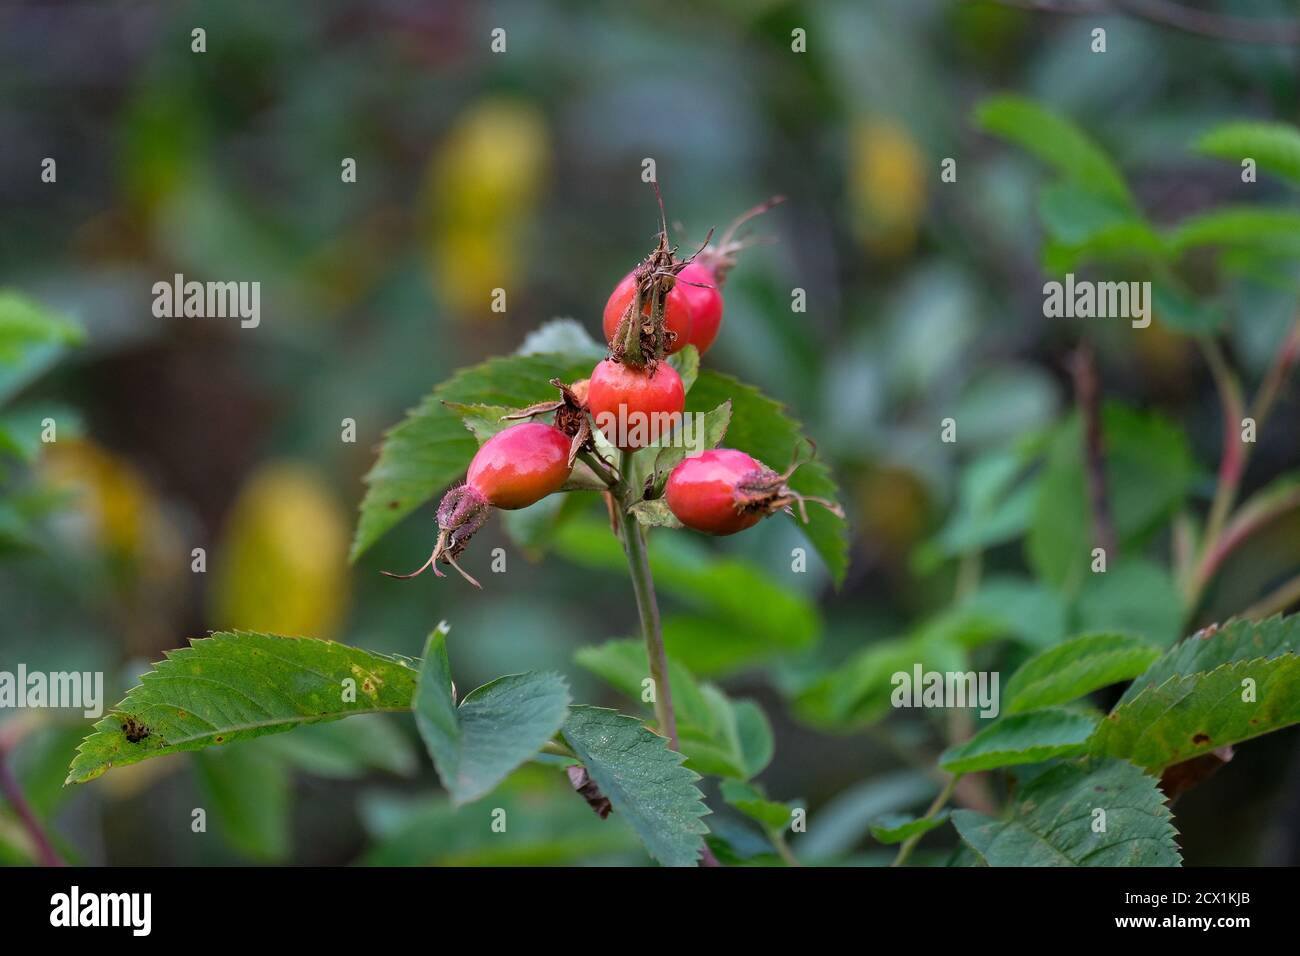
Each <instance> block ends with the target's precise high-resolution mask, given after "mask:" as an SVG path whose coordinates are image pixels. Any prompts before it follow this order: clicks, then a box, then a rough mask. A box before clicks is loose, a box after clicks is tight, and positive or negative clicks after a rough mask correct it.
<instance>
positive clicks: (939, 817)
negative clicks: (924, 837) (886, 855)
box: [871, 809, 949, 845]
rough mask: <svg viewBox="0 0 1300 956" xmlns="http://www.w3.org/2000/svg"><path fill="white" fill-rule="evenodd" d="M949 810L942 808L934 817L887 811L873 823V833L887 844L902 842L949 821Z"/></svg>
mask: <svg viewBox="0 0 1300 956" xmlns="http://www.w3.org/2000/svg"><path fill="white" fill-rule="evenodd" d="M948 814H949V811H948V810H946V809H944V810H940V811H939V812H938V813H936V814H935V815H934V816H932V817H914V816H912V815H911V814H910V813H887V814H885V815H884V816H881V817H877V818H876V819H875V820H874V821H872V824H871V835H872V836H873V837H875V838H876V839H877V840H879V841H880V842H881V843H884V844H886V845H893V844H895V843H902V842H903V841H904V840H909V839H911V838H912V837H914V836H919V835H921V834H925V833H929V832H930V831H931V830H935V829H938V828H939V827H941V826H943V825H944V824H945V823H947V822H948Z"/></svg>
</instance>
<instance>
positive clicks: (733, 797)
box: [719, 780, 794, 833]
mask: <svg viewBox="0 0 1300 956" xmlns="http://www.w3.org/2000/svg"><path fill="white" fill-rule="evenodd" d="M719 789H720V790H721V792H722V799H723V800H726V801H727V803H729V804H731V806H733V807H735V808H736V809H737V810H739V811H740V812H741V813H743V814H744V815H745V816H747V817H749V818H750V819H751V820H757V821H758V822H759V823H760V824H762V826H763V828H764V829H765V830H773V831H776V832H777V833H780V832H783V831H784V830H785V829H786V828H787V827H789V826H790V821H791V820H792V819H793V816H792V814H793V813H794V808H793V807H791V806H790V805H789V804H786V803H780V802H778V801H776V800H769V799H768V798H767V797H766V796H765V795H764V794H763V792H762V791H761V790H760V789H759V788H758V787H755V786H754V785H753V784H749V783H742V782H741V781H739V780H724V781H722V786H721V787H720V788H719Z"/></svg>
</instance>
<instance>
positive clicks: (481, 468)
mask: <svg viewBox="0 0 1300 956" xmlns="http://www.w3.org/2000/svg"><path fill="white" fill-rule="evenodd" d="M569 443H570V440H569V437H568V436H567V435H565V434H564V432H562V431H560V430H559V429H558V428H554V427H552V426H551V425H544V424H542V423H541V422H524V423H523V424H521V425H512V426H511V427H510V428H507V429H505V430H503V431H499V432H497V433H496V434H495V435H493V436H492V437H491V438H489V439H488V440H487V441H485V442H484V443H483V446H482V447H481V448H480V449H479V450H478V453H477V454H475V455H474V460H473V461H471V462H470V463H469V472H468V474H467V475H466V476H465V484H466V485H468V486H469V487H470V488H473V489H474V490H475V491H477V492H478V493H479V494H480V495H482V496H483V498H484V500H486V501H487V503H488V504H490V505H492V506H493V507H495V508H501V509H504V510H506V511H511V510H514V509H516V508H527V507H528V506H529V505H531V504H534V503H535V502H538V501H541V500H542V499H543V498H545V497H546V496H547V495H550V494H553V493H555V492H557V491H559V490H560V489H561V488H562V487H563V486H564V483H565V482H566V481H568V480H569Z"/></svg>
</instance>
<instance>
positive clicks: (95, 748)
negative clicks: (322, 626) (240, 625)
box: [68, 631, 416, 783]
mask: <svg viewBox="0 0 1300 956" xmlns="http://www.w3.org/2000/svg"><path fill="white" fill-rule="evenodd" d="M345 682H348V683H346V684H345ZM415 682H416V670H415V667H414V666H413V664H412V662H411V661H409V660H406V659H405V658H400V657H389V656H386V655H383V654H375V653H373V652H371V651H363V650H361V649H360V648H356V647H348V646H347V645H346V644H335V643H334V642H332V641H318V640H312V639H310V638H305V637H278V636H276V635H272V634H257V633H252V632H248V631H221V632H218V633H216V634H213V635H212V636H211V637H205V638H199V639H197V640H194V641H191V642H190V646H189V647H183V648H180V649H178V650H174V651H169V652H168V653H167V657H166V659H165V660H163V661H160V662H158V663H157V664H155V665H154V668H153V670H151V671H150V672H149V673H147V674H145V675H144V676H143V677H142V678H141V680H140V684H139V686H137V687H135V688H133V689H132V690H131V691H129V692H128V693H127V695H126V698H125V699H124V700H123V701H122V702H121V703H120V704H118V705H117V706H116V707H115V708H113V712H112V713H110V714H108V715H107V716H106V717H104V719H103V720H101V721H99V722H98V723H97V724H95V727H94V733H92V734H91V735H90V736H89V737H87V738H86V739H85V740H84V741H82V744H81V746H80V747H79V748H78V750H77V756H76V758H75V759H74V760H73V761H72V767H71V768H70V770H69V773H68V782H69V783H84V782H85V781H87V780H93V779H94V778H95V777H98V776H99V775H100V774H102V773H104V771H106V770H108V769H109V768H110V767H114V766H125V765H127V764H132V763H136V762H138V761H141V760H145V759H146V758H149V757H158V756H161V755H163V754H169V753H178V752H180V751H188V750H201V749H202V748H204V747H210V746H213V745H215V744H225V743H233V742H234V741H237V740H247V739H250V738H253V737H260V736H263V735H265V734H274V733H282V732H284V731H287V730H292V729H293V728H295V727H299V726H302V725H304V724H311V723H318V722H320V721H326V720H337V719H338V718H340V717H347V716H349V715H351V714H365V713H376V712H382V711H403V710H409V709H410V707H411V698H412V697H413V696H414V694H415ZM352 692H355V700H344V697H345V696H350V694H351V693H352ZM128 717H129V718H131V719H132V721H134V725H135V726H133V727H130V729H131V731H132V735H133V736H140V734H141V732H142V731H143V732H145V735H144V736H140V739H138V740H137V741H134V742H133V741H131V740H128V739H127V729H126V728H125V727H124V725H128V726H129V722H128V720H127V718H128Z"/></svg>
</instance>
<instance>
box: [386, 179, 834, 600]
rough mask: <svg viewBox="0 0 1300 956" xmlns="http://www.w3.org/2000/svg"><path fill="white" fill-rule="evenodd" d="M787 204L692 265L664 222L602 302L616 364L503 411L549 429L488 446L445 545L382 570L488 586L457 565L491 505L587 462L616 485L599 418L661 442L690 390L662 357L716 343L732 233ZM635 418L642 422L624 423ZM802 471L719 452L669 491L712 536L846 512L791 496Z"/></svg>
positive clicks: (738, 244) (524, 499) (606, 362)
mask: <svg viewBox="0 0 1300 956" xmlns="http://www.w3.org/2000/svg"><path fill="white" fill-rule="evenodd" d="M780 201H781V200H780V198H779V197H777V198H774V199H772V200H769V201H768V202H766V203H763V204H762V205H760V206H756V207H755V208H754V209H751V210H750V211H749V212H747V213H745V214H744V215H742V216H741V217H740V218H739V219H737V220H736V222H735V223H733V224H732V226H731V227H729V228H728V230H727V232H726V233H725V234H724V235H723V236H722V238H721V239H720V240H719V241H718V242H717V243H716V244H711V243H710V242H709V241H708V240H706V241H705V244H704V246H703V247H702V248H701V249H700V250H699V251H698V252H697V253H696V254H695V255H693V256H691V257H690V258H689V259H685V260H683V259H679V258H678V257H677V255H676V250H675V249H674V248H671V247H670V246H669V244H668V230H667V224H666V222H665V221H664V220H663V219H662V218H661V225H662V227H663V228H662V231H661V232H660V235H659V241H658V244H657V245H656V247H655V249H654V250H653V251H652V252H651V253H650V255H649V256H647V257H646V258H645V259H644V260H643V261H642V262H641V263H640V264H638V265H637V267H636V268H635V269H633V270H632V271H631V272H629V273H628V274H627V275H626V276H625V277H624V278H623V280H622V281H621V282H619V283H618V285H617V286H615V287H614V291H613V293H612V294H611V295H610V297H609V301H608V302H607V303H606V304H605V315H604V332H605V339H606V341H607V342H608V343H609V350H610V351H609V357H608V358H605V359H602V360H601V361H600V362H598V363H597V364H596V367H595V368H594V369H592V372H591V376H590V377H589V378H586V379H583V380H582V381H579V382H575V383H574V384H572V385H565V384H564V383H563V382H561V381H560V380H558V379H553V380H552V381H551V384H552V385H554V386H556V387H557V388H558V389H559V390H560V398H559V399H558V400H555V401H551V402H543V403H540V404H537V405H532V406H530V407H528V408H525V409H521V410H519V411H518V412H515V413H513V414H511V415H508V416H506V418H508V419H532V418H534V417H535V416H540V415H548V414H551V413H554V418H553V424H550V425H547V424H543V423H541V422H537V421H531V420H526V421H522V422H521V423H520V424H516V425H511V426H509V427H507V428H505V429H503V430H502V431H499V432H497V433H496V434H495V435H493V436H492V437H491V438H489V439H488V440H487V441H485V442H484V443H483V445H482V446H481V447H480V448H479V450H478V452H477V453H476V454H475V455H474V458H473V460H472V461H471V462H470V465H469V470H468V472H467V474H466V477H465V482H464V483H463V484H460V485H457V486H455V487H453V488H452V489H451V490H450V491H448V492H447V494H446V495H445V496H444V497H443V499H442V501H441V502H440V503H439V505H438V511H437V519H438V529H439V532H438V540H437V544H436V545H435V547H434V550H433V553H432V554H431V555H430V556H429V559H428V560H427V561H426V562H425V563H424V564H423V565H421V566H420V567H419V568H417V569H416V570H415V571H413V572H411V573H410V574H392V573H391V572H387V571H385V572H384V573H385V574H389V576H390V577H398V578H410V577H415V576H416V575H418V574H421V573H422V572H424V571H425V570H428V569H430V568H432V569H433V573H434V574H436V575H438V576H439V577H442V576H443V574H442V572H441V571H440V570H439V569H438V564H439V563H442V564H447V565H450V566H451V567H453V568H455V569H456V570H457V571H459V572H460V574H461V575H462V576H463V577H464V578H465V579H466V580H467V581H469V582H470V583H471V584H473V585H474V586H475V587H480V586H481V585H479V583H478V582H477V581H476V580H474V578H473V577H471V576H470V575H469V574H468V573H466V571H465V570H464V569H463V568H461V566H460V565H459V564H458V563H457V562H456V559H457V557H458V556H459V555H460V554H461V552H463V551H464V550H465V546H466V545H467V544H468V543H469V540H470V538H471V537H472V536H473V535H474V533H475V532H477V531H478V530H479V529H480V528H481V527H483V524H484V523H485V522H486V521H487V518H488V514H489V512H490V510H491V509H492V508H501V509H503V510H507V511H509V510H514V509H517V508H526V507H528V506H529V505H531V504H535V503H536V502H538V501H540V500H542V499H543V498H545V497H547V496H548V495H551V494H555V493H556V492H559V491H561V490H563V489H564V487H565V485H566V484H567V483H569V481H570V476H571V474H572V472H573V469H574V467H575V465H576V464H577V463H578V461H579V459H581V460H582V462H583V464H584V465H586V466H587V467H588V468H590V469H591V470H592V471H593V472H595V473H596V475H597V477H598V478H600V479H601V480H603V481H604V482H605V484H606V485H607V486H608V487H609V488H611V489H614V488H617V487H619V480H620V478H621V476H620V475H619V472H618V468H617V466H616V465H615V464H614V463H613V462H611V461H609V460H607V459H606V458H605V457H603V456H601V454H600V452H599V450H598V446H597V443H596V440H595V437H594V434H593V430H592V423H593V421H594V422H595V423H596V426H597V427H598V428H599V429H600V431H601V432H602V433H603V434H604V436H605V437H606V438H607V439H608V440H609V442H610V443H611V444H612V445H613V446H614V447H616V448H617V449H618V450H619V451H621V452H624V453H625V454H627V453H632V452H636V451H637V450H638V449H640V448H644V447H646V446H649V445H653V444H655V443H656V442H657V441H658V440H659V438H660V437H661V435H665V434H667V433H668V432H670V431H671V430H672V429H673V428H675V427H676V425H677V424H678V423H679V422H680V421H681V417H682V413H683V411H684V410H685V406H686V390H685V388H684V387H683V385H682V379H681V376H680V375H679V374H678V373H677V370H676V369H675V368H673V366H672V365H670V364H669V363H668V362H666V361H664V359H665V357H666V356H668V355H671V354H672V353H674V352H677V351H680V350H681V349H683V348H685V347H686V346H687V345H693V346H695V348H696V350H697V351H698V352H699V354H700V355H701V356H702V355H704V353H705V352H707V351H708V350H709V348H710V346H712V345H713V341H714V339H715V338H716V337H717V335H718V331H719V329H720V328H721V325H722V307H723V301H722V291H721V287H722V285H723V283H724V282H725V281H726V277H727V274H728V272H729V271H730V269H731V267H732V266H734V265H735V262H736V254H737V253H738V252H739V251H740V250H741V249H742V248H744V246H745V242H744V241H743V240H739V239H737V238H736V233H737V229H738V228H739V226H741V225H742V224H743V223H745V222H746V221H748V220H749V219H751V218H753V217H754V216H755V215H758V214H759V213H761V212H764V211H765V210H767V209H768V208H770V207H771V206H772V205H775V204H776V203H777V202H780ZM661 208H662V207H661ZM630 420H639V421H641V422H644V423H646V426H645V427H643V428H640V429H639V430H636V429H634V430H628V429H627V428H625V427H620V423H626V422H628V421H630ZM798 464H799V463H798V462H797V461H796V462H795V463H794V464H792V465H791V467H790V468H789V469H788V470H787V471H785V472H784V473H778V472H776V471H774V470H773V469H771V468H769V467H767V466H766V465H764V464H763V463H762V462H760V461H758V460H756V459H754V458H752V457H750V456H749V455H747V454H745V452H743V451H737V450H736V449H733V448H715V449H712V450H708V451H704V452H701V453H700V454H697V455H692V456H689V457H687V458H684V459H683V460H682V461H681V462H680V463H678V464H677V466H676V467H675V468H674V469H673V470H672V472H671V474H670V475H669V477H668V480H667V482H666V483H665V485H664V487H663V495H664V498H665V500H666V502H667V504H668V508H669V510H670V511H671V512H672V513H673V515H674V516H675V517H676V518H677V520H678V521H680V522H681V523H682V524H683V525H684V526H686V527H688V528H693V529H695V530H696V531H701V532H704V533H706V534H713V535H727V534H734V533H735V532H737V531H743V530H744V529H746V528H749V527H752V526H753V525H755V524H757V523H758V522H759V521H760V520H761V519H763V518H765V517H767V516H768V515H770V514H773V513H775V512H777V511H788V510H790V509H791V508H792V507H793V506H795V505H797V506H798V508H799V511H800V514H801V516H802V518H803V520H804V521H805V522H806V521H807V520H808V517H807V512H806V509H805V506H804V502H805V501H806V500H809V501H816V502H818V503H819V504H821V505H823V506H825V507H827V508H829V509H830V510H832V511H833V512H835V513H836V514H838V515H840V516H842V514H843V513H842V512H841V511H840V509H839V506H838V505H836V504H834V503H832V502H828V501H824V500H822V499H819V498H805V497H804V496H802V495H800V494H798V493H797V492H795V491H792V490H791V489H790V487H789V485H788V484H787V482H788V480H789V478H790V476H791V475H792V474H793V472H794V470H795V468H797V467H798ZM611 509H612V505H611ZM611 513H615V512H613V510H611Z"/></svg>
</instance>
